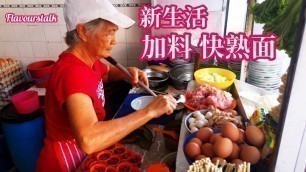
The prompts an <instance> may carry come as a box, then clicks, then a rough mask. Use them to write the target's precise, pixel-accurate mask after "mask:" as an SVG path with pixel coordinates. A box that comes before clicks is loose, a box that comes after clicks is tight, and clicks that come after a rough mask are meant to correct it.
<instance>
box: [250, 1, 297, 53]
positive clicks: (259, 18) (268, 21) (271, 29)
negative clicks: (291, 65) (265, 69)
mask: <svg viewBox="0 0 306 172" xmlns="http://www.w3.org/2000/svg"><path fill="white" fill-rule="evenodd" d="M301 4H302V0H265V1H264V2H263V3H261V4H255V5H254V7H253V10H252V11H253V14H254V20H255V21H256V22H258V23H265V25H264V27H263V29H264V33H265V34H267V33H274V34H276V35H277V36H278V40H277V49H280V50H282V49H284V50H286V53H287V54H288V55H289V56H290V57H291V56H292V51H293V44H294V40H295V33H296V29H297V24H298V20H299V14H300V10H301Z"/></svg>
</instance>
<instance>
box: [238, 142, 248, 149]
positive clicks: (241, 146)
mask: <svg viewBox="0 0 306 172" xmlns="http://www.w3.org/2000/svg"><path fill="white" fill-rule="evenodd" d="M245 146H247V144H244V143H243V144H240V145H239V147H240V151H241V150H242V149H243V147H245Z"/></svg>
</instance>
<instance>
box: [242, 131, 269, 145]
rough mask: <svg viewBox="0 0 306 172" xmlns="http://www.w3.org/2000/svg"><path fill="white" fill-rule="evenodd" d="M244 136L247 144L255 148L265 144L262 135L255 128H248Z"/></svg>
mask: <svg viewBox="0 0 306 172" xmlns="http://www.w3.org/2000/svg"><path fill="white" fill-rule="evenodd" d="M245 135H246V138H247V140H248V141H249V143H250V144H251V145H254V146H256V147H260V146H262V145H263V144H264V142H265V135H264V133H263V132H262V131H261V130H260V129H259V128H257V127H255V126H248V127H247V128H246V130H245Z"/></svg>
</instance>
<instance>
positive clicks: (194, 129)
mask: <svg viewBox="0 0 306 172" xmlns="http://www.w3.org/2000/svg"><path fill="white" fill-rule="evenodd" d="M198 130H199V129H198V128H197V127H192V128H191V129H190V131H191V132H192V133H194V132H196V131H198Z"/></svg>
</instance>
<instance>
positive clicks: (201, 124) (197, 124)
mask: <svg viewBox="0 0 306 172" xmlns="http://www.w3.org/2000/svg"><path fill="white" fill-rule="evenodd" d="M195 126H196V127H197V128H202V127H203V126H204V122H203V121H202V120H199V121H196V122H195Z"/></svg>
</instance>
